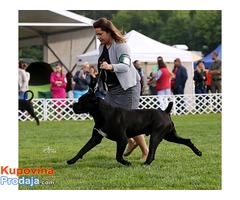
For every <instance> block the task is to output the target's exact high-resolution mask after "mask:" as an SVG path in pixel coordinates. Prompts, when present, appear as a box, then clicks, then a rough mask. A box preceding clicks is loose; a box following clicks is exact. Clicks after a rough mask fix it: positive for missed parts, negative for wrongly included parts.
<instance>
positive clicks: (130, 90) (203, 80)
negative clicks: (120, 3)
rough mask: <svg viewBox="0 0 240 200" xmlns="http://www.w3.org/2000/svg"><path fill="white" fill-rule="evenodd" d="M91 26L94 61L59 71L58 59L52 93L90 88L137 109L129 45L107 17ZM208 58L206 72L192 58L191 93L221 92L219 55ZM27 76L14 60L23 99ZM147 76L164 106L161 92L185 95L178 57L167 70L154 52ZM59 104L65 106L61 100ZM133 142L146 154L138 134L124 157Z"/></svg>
mask: <svg viewBox="0 0 240 200" xmlns="http://www.w3.org/2000/svg"><path fill="white" fill-rule="evenodd" d="M93 28H94V30H95V33H96V36H97V38H98V40H99V41H100V43H101V44H100V47H99V58H98V64H97V66H90V65H89V63H87V62H85V63H83V64H82V65H81V66H79V67H78V69H77V71H76V73H75V74H74V75H72V74H71V72H68V73H67V74H65V73H63V70H62V64H61V63H57V64H56V65H55V71H54V72H52V73H51V77H50V83H51V92H52V98H54V99H58V98H60V99H64V98H79V97H81V96H82V95H84V94H85V93H87V92H88V91H89V90H92V91H94V92H95V93H96V96H99V97H100V98H102V99H104V100H106V101H107V102H109V103H110V104H111V105H113V106H117V107H121V108H126V109H137V108H138V106H139V100H140V95H142V94H143V93H144V85H145V83H144V80H146V79H145V77H144V76H145V74H144V71H143V68H142V67H141V66H140V65H141V63H140V61H139V60H135V61H132V60H131V55H130V49H129V46H128V44H127V43H126V41H125V39H124V37H123V35H122V34H121V32H120V31H119V30H118V29H117V28H116V27H115V26H114V24H113V23H112V22H111V21H109V20H107V19H106V18H100V19H98V20H97V21H95V22H94V23H93ZM212 59H213V60H214V62H213V63H212V64H211V66H210V68H209V71H207V70H206V69H205V67H204V62H203V61H199V62H198V63H197V68H196V70H195V71H194V76H193V81H194V85H195V93H196V94H204V93H207V92H209V91H211V92H212V93H215V92H219V93H221V60H219V59H218V57H217V53H216V52H214V53H212ZM29 78H30V76H29V75H27V73H26V71H25V68H24V67H23V66H22V63H21V64H20V63H19V98H26V97H24V96H23V93H24V91H26V90H27V89H28V81H29ZM148 78H149V80H148V82H147V85H148V86H149V90H150V94H151V95H158V97H159V103H160V107H161V109H163V110H164V109H165V108H166V107H167V104H168V102H167V98H165V96H166V95H170V94H173V95H183V94H184V89H185V85H186V81H187V79H188V73H187V69H186V67H184V66H183V65H182V63H181V60H180V58H176V59H175V60H174V66H173V69H172V70H170V69H169V67H168V66H167V65H166V63H165V62H164V58H163V57H161V56H159V57H157V65H155V66H153V67H152V71H151V73H150V76H149V77H148ZM58 103H59V104H61V105H63V106H64V102H61V101H58ZM183 104H184V102H181V105H183ZM93 131H97V130H96V129H93ZM138 146H139V147H140V149H141V152H142V156H141V158H142V159H146V157H147V155H148V147H147V145H146V142H145V138H144V136H143V135H138V136H136V137H134V138H129V140H128V148H127V150H126V152H125V153H124V156H129V155H130V154H131V153H132V151H133V150H134V149H135V148H136V147H138Z"/></svg>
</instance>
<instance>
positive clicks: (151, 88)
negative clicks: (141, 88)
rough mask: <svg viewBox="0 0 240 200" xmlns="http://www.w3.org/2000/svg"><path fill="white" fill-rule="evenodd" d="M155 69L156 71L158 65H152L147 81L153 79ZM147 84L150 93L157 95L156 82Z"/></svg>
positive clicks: (155, 72)
mask: <svg viewBox="0 0 240 200" xmlns="http://www.w3.org/2000/svg"><path fill="white" fill-rule="evenodd" d="M157 71H158V65H154V66H153V67H152V71H151V73H150V75H149V77H148V79H149V81H152V80H154V78H155V77H156V75H157ZM148 86H149V90H150V95H157V91H156V83H152V84H149V83H148Z"/></svg>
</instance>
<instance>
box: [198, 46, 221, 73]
mask: <svg viewBox="0 0 240 200" xmlns="http://www.w3.org/2000/svg"><path fill="white" fill-rule="evenodd" d="M214 51H216V52H217V53H218V58H219V59H220V60H222V44H219V45H218V46H217V48H216V49H214V50H213V51H212V52H214ZM212 52H211V53H210V54H208V55H207V56H206V57H204V58H203V59H201V60H202V61H204V63H205V64H204V65H205V68H206V69H208V68H209V67H210V64H211V63H212V62H213V60H212V57H211V54H212ZM196 67H197V61H195V62H194V69H195V68H196Z"/></svg>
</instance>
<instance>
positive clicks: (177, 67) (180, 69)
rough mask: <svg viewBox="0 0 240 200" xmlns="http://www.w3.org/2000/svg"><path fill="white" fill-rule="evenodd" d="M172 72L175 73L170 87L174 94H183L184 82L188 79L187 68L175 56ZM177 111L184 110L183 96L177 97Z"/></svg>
mask: <svg viewBox="0 0 240 200" xmlns="http://www.w3.org/2000/svg"><path fill="white" fill-rule="evenodd" d="M172 73H173V74H174V75H175V78H173V79H172V80H171V88H172V93H173V94H174V95H183V94H184V89H185V84H186V81H187V79H188V74H187V69H186V68H185V67H184V66H183V65H182V64H181V60H180V59H179V58H176V59H175V60H174V68H173V70H172ZM176 106H177V108H178V109H177V112H178V113H181V111H184V110H185V102H184V100H183V96H179V97H177V104H176Z"/></svg>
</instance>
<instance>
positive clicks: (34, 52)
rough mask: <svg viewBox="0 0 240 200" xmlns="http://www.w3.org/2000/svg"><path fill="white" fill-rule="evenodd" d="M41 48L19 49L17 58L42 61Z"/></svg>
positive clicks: (36, 46)
mask: <svg viewBox="0 0 240 200" xmlns="http://www.w3.org/2000/svg"><path fill="white" fill-rule="evenodd" d="M42 48H43V46H42V45H33V46H30V47H24V48H21V49H19V58H31V59H33V60H35V61H42V60H43V50H42Z"/></svg>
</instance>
